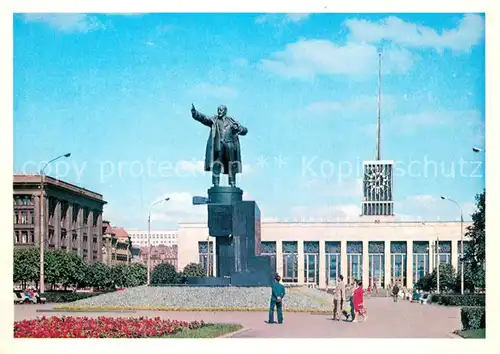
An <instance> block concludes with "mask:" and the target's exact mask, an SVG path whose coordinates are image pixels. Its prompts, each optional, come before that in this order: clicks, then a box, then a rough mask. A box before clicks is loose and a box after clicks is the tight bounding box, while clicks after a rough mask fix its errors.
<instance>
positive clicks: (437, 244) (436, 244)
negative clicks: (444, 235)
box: [422, 222, 441, 294]
mask: <svg viewBox="0 0 500 354" xmlns="http://www.w3.org/2000/svg"><path fill="white" fill-rule="evenodd" d="M422 225H427V224H426V223H425V222H423V223H422ZM433 228H434V227H433ZM434 231H436V229H434ZM432 250H433V253H434V254H433V255H432V256H434V255H436V263H437V265H436V282H437V289H436V290H437V292H438V294H439V293H440V282H439V265H440V263H441V260H440V255H439V251H440V247H439V235H438V234H437V232H436V241H435V244H434V245H433V246H432ZM427 253H428V254H429V257H431V254H430V252H429V247H428V246H427Z"/></svg>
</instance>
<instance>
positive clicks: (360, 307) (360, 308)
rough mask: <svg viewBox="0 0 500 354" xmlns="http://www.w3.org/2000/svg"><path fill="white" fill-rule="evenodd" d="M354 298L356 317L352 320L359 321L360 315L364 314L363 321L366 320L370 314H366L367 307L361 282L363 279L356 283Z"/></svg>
mask: <svg viewBox="0 0 500 354" xmlns="http://www.w3.org/2000/svg"><path fill="white" fill-rule="evenodd" d="M352 299H353V304H354V318H353V320H352V321H353V322H359V316H363V322H365V321H366V320H367V319H368V316H367V314H366V308H365V304H364V296H363V283H362V282H361V280H360V281H358V283H357V284H356V288H355V289H354V292H353V295H352Z"/></svg>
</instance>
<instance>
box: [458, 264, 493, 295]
mask: <svg viewBox="0 0 500 354" xmlns="http://www.w3.org/2000/svg"><path fill="white" fill-rule="evenodd" d="M461 281H462V280H461V277H460V273H459V274H458V276H457V281H456V287H455V291H456V292H459V291H460V282H461ZM485 286H486V273H485V271H484V269H483V267H476V268H474V266H473V265H472V264H471V263H465V264H464V289H465V290H468V291H470V292H474V291H476V290H477V289H484V288H485Z"/></svg>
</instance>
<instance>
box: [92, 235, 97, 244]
mask: <svg viewBox="0 0 500 354" xmlns="http://www.w3.org/2000/svg"><path fill="white" fill-rule="evenodd" d="M92 243H97V235H92Z"/></svg>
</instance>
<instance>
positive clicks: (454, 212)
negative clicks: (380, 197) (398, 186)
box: [394, 194, 475, 221]
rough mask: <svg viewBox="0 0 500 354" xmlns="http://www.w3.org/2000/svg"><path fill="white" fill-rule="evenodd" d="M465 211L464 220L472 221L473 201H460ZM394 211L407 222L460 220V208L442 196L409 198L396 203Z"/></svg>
mask: <svg viewBox="0 0 500 354" xmlns="http://www.w3.org/2000/svg"><path fill="white" fill-rule="evenodd" d="M458 202H459V204H460V205H461V206H462V209H463V211H464V219H465V220H470V219H471V217H470V215H471V213H472V212H473V211H474V210H475V203H474V202H473V201H461V202H460V201H458ZM394 210H395V212H396V214H397V216H398V217H399V218H401V217H404V218H405V219H406V220H422V221H425V220H429V221H432V220H441V221H458V220H460V210H459V209H458V207H457V206H456V205H455V204H453V203H451V202H449V201H446V200H442V199H441V197H440V196H435V195H428V194H421V195H413V196H410V197H407V198H405V199H403V200H400V201H396V202H395V203H394Z"/></svg>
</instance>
